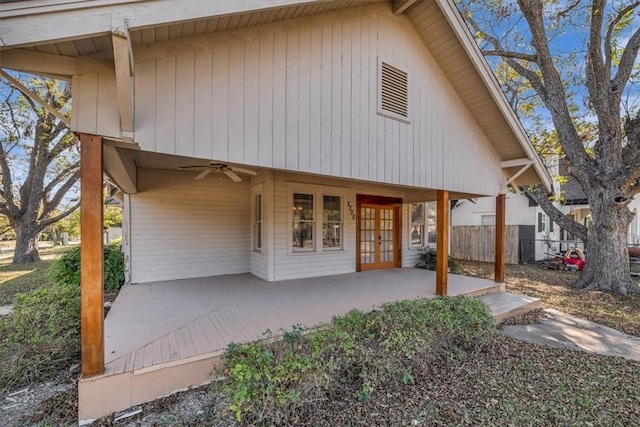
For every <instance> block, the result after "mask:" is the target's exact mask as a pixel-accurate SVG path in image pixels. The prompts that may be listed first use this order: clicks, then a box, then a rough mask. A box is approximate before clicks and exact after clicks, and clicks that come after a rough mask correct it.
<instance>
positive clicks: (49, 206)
mask: <svg viewBox="0 0 640 427" xmlns="http://www.w3.org/2000/svg"><path fill="white" fill-rule="evenodd" d="M78 178H80V170H76V171H75V172H74V173H73V175H71V176H70V177H69V179H67V181H66V182H65V183H64V184H63V185H62V186H61V187H60V188H58V191H56V194H55V195H54V196H53V198H52V199H51V201H50V202H49V203H46V204H45V203H44V200H43V205H44V206H43V207H42V212H41V213H40V215H39V217H40V218H41V219H42V220H44V218H46V217H47V216H48V215H49V214H51V212H53V211H54V210H55V209H56V208H57V207H58V205H59V204H60V202H61V201H62V199H63V197H64V196H65V195H66V194H67V192H68V191H69V190H70V189H71V187H73V186H74V185H75V183H76V182H77V181H78Z"/></svg>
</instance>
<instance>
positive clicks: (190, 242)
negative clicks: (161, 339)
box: [129, 169, 251, 283]
mask: <svg viewBox="0 0 640 427" xmlns="http://www.w3.org/2000/svg"><path fill="white" fill-rule="evenodd" d="M193 178H194V175H193V174H189V173H184V172H177V171H176V172H172V171H166V170H163V171H159V170H149V169H139V170H138V185H139V189H140V193H138V194H132V195H130V196H129V197H130V201H131V212H130V229H131V238H130V253H131V261H132V264H131V265H132V268H131V279H132V282H133V283H143V282H152V281H157V280H172V279H184V278H192V277H206V276H216V275H222V274H237V273H246V272H248V271H249V248H250V245H251V242H250V240H249V236H250V230H249V228H250V193H249V182H248V180H244V181H242V182H240V183H234V182H231V181H230V180H227V179H223V180H219V179H218V176H217V174H212V175H209V176H208V177H207V178H205V179H203V180H202V181H195V180H194V179H193Z"/></svg>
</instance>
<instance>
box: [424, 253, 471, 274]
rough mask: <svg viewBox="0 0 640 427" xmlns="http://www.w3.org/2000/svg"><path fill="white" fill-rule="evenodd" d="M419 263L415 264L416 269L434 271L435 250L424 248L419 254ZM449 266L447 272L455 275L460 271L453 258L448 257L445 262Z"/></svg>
mask: <svg viewBox="0 0 640 427" xmlns="http://www.w3.org/2000/svg"><path fill="white" fill-rule="evenodd" d="M419 257H420V261H418V263H417V264H416V268H422V269H425V270H435V269H436V257H437V253H436V250H435V249H433V248H424V249H422V250H421V251H420V253H419ZM447 264H448V266H449V270H450V271H451V272H452V273H456V272H458V271H460V270H461V269H460V264H458V263H457V262H456V261H455V260H454V259H453V258H451V257H449V260H448V261H447Z"/></svg>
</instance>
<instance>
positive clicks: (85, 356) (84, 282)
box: [80, 134, 104, 377]
mask: <svg viewBox="0 0 640 427" xmlns="http://www.w3.org/2000/svg"><path fill="white" fill-rule="evenodd" d="M80 203H81V205H80V208H81V235H80V236H81V244H82V251H81V255H80V265H81V266H82V268H81V270H80V290H81V297H80V313H81V314H80V326H81V327H80V336H81V344H82V376H83V377H88V376H92V375H98V374H101V373H102V372H103V371H104V313H103V311H104V299H103V298H104V284H103V283H104V282H103V280H104V272H103V265H104V259H103V246H102V245H103V243H102V224H103V221H102V215H103V212H102V209H103V206H102V204H103V202H102V138H101V137H99V136H95V135H87V134H80Z"/></svg>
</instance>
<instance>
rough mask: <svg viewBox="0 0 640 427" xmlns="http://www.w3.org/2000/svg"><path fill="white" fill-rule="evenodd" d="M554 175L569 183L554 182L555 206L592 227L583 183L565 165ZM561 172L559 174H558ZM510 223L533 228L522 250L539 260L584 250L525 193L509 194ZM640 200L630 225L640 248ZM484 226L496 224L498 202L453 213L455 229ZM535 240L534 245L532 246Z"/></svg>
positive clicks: (471, 203) (475, 203) (484, 201)
mask: <svg viewBox="0 0 640 427" xmlns="http://www.w3.org/2000/svg"><path fill="white" fill-rule="evenodd" d="M549 169H550V172H552V174H556V173H559V174H560V175H561V176H563V177H564V179H565V181H564V182H563V183H562V184H560V183H558V182H554V184H553V187H554V193H555V194H557V195H560V200H558V201H557V202H555V203H554V204H555V206H556V207H557V208H558V209H559V210H560V211H561V212H563V213H564V214H565V215H567V216H568V217H569V218H571V219H572V220H574V221H576V222H578V223H580V224H582V225H585V226H587V227H588V226H589V224H590V222H591V210H590V209H589V203H588V201H587V198H586V195H585V193H584V191H583V190H582V187H581V186H580V184H579V183H578V182H577V181H576V180H575V178H573V177H571V176H570V175H569V174H568V170H567V166H566V164H564V163H561V165H560V168H559V169H558V168H557V167H554V166H551V167H550V168H549ZM558 171H559V172H558ZM506 204H507V208H506V224H507V225H521V226H529V231H528V234H526V235H525V236H520V239H521V242H520V247H521V248H525V247H533V250H534V258H535V260H543V259H547V258H549V257H550V256H552V255H553V254H556V253H558V252H564V251H566V250H567V249H569V248H571V247H579V248H582V249H584V244H583V242H582V241H580V240H579V239H578V238H577V237H575V236H573V235H572V234H571V233H569V232H568V231H567V230H565V229H563V228H562V227H560V226H559V225H558V224H555V223H554V222H553V221H551V218H549V216H548V215H547V214H546V213H545V212H544V211H543V210H542V208H541V207H540V206H539V205H538V204H537V203H536V202H535V201H534V200H533V198H531V197H530V196H528V195H527V194H526V193H524V192H519V193H514V192H512V193H508V194H507V195H506ZM639 208H640V200H637V199H634V200H633V201H632V202H631V203H630V205H629V209H630V210H631V211H632V212H634V213H635V217H634V219H633V221H632V223H631V224H630V226H629V235H628V243H629V244H630V245H640V228H639V227H640V222H639V219H638V210H639ZM468 225H474V226H483V225H495V202H494V200H493V198H479V199H474V200H463V201H460V202H459V203H458V204H457V206H456V207H455V208H454V209H453V210H452V212H451V226H452V227H456V226H468ZM530 241H533V242H534V243H533V246H531V245H530V244H529V242H530Z"/></svg>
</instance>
